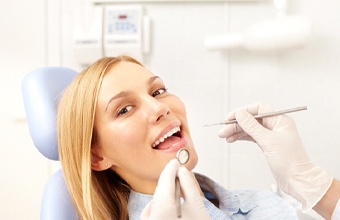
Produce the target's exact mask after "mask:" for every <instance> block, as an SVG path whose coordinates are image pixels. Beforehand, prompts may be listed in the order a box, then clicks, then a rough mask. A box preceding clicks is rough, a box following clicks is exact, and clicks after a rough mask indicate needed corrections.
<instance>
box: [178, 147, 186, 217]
mask: <svg viewBox="0 0 340 220" xmlns="http://www.w3.org/2000/svg"><path fill="white" fill-rule="evenodd" d="M176 158H177V160H178V162H179V163H180V164H181V165H184V164H186V163H187V162H188V160H189V151H188V150H187V149H184V148H182V149H180V150H179V151H177V154H176ZM175 181H176V182H175V183H176V184H175V201H176V208H177V218H181V217H182V213H181V187H180V185H179V180H178V177H176V180H175Z"/></svg>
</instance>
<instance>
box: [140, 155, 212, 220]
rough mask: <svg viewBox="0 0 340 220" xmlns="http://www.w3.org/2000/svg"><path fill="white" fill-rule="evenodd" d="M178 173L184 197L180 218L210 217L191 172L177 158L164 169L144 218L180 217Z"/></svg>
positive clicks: (142, 215) (187, 219) (172, 219)
mask: <svg viewBox="0 0 340 220" xmlns="http://www.w3.org/2000/svg"><path fill="white" fill-rule="evenodd" d="M177 173H178V178H179V181H180V185H181V192H182V195H183V197H184V203H183V204H182V205H181V214H182V217H181V218H180V219H183V220H192V219H202V220H208V219H210V216H209V213H208V211H207V210H206V208H205V206H204V204H203V201H202V197H201V196H200V194H199V191H198V189H197V186H196V183H195V181H194V179H193V178H192V177H191V175H190V172H189V171H188V170H187V169H186V168H185V167H184V166H180V164H179V162H178V161H177V160H176V159H173V160H171V161H170V162H169V163H168V164H167V165H166V166H165V168H164V170H163V171H162V173H161V176H160V178H159V180H158V185H157V188H156V190H155V194H154V197H153V200H152V201H151V202H149V203H148V205H147V206H146V207H145V208H144V210H143V212H142V214H141V219H142V220H147V219H148V220H160V219H162V220H174V219H178V218H177V209H176V201H175V178H176V176H177Z"/></svg>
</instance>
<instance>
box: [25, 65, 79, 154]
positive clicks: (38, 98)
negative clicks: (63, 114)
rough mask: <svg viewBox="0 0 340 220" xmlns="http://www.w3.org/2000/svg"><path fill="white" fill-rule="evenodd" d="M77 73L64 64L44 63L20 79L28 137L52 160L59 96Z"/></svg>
mask: <svg viewBox="0 0 340 220" xmlns="http://www.w3.org/2000/svg"><path fill="white" fill-rule="evenodd" d="M76 75H77V72H76V71H74V70H72V69H68V68H65V67H43V68H39V69H35V70H33V71H31V72H29V73H28V74H27V75H26V76H25V77H24V78H23V81H22V85H21V91H22V96H23V101H24V107H25V112H26V118H27V122H28V127H29V131H30V135H31V138H32V140H33V143H34V145H35V146H36V147H37V149H38V150H39V151H40V152H41V153H42V154H43V155H44V156H45V157H47V158H49V159H51V160H59V155H58V140H57V106H58V103H59V99H60V96H61V94H62V92H63V90H64V89H65V88H66V87H67V86H68V85H69V84H70V83H71V81H72V80H73V79H74V77H75V76H76Z"/></svg>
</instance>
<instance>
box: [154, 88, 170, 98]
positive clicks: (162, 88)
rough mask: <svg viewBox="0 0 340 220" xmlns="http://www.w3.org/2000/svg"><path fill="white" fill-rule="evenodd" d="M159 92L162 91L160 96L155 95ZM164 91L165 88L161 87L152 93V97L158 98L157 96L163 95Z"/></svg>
mask: <svg viewBox="0 0 340 220" xmlns="http://www.w3.org/2000/svg"><path fill="white" fill-rule="evenodd" d="M159 90H163V92H161V93H160V94H157V95H156V94H155V93H156V92H158V91H159ZM166 91H168V89H167V88H165V87H161V88H159V89H157V90H156V91H154V92H153V93H152V97H155V96H158V95H161V94H163V93H165V92H166Z"/></svg>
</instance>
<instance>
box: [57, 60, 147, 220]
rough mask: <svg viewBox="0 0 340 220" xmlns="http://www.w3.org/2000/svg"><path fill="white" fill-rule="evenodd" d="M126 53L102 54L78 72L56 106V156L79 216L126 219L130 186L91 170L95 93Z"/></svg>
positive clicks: (113, 175) (114, 176) (112, 175)
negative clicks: (98, 58) (112, 55)
mask: <svg viewBox="0 0 340 220" xmlns="http://www.w3.org/2000/svg"><path fill="white" fill-rule="evenodd" d="M118 62H133V63H136V64H139V65H141V66H143V65H142V64H141V63H140V62H138V61H137V60H135V59H134V58H132V57H129V56H118V57H105V58H102V59H100V60H98V61H96V62H95V63H93V64H92V65H90V66H89V67H88V68H86V69H85V70H83V71H82V72H81V73H79V74H78V75H77V76H76V78H75V79H74V80H73V81H72V83H71V84H70V85H69V86H68V87H67V88H66V89H65V91H64V93H63V95H62V97H61V99H60V103H59V107H58V118H57V121H58V122H57V124H58V146H59V157H60V162H61V166H62V170H63V174H64V178H65V181H66V185H67V188H68V190H69V192H70V195H71V197H72V200H73V203H74V205H75V208H76V210H77V213H78V216H79V218H80V219H86V220H90V219H91V220H98V219H100V220H101V219H115V220H126V219H128V210H127V203H128V198H129V193H130V189H129V186H128V185H127V183H126V182H125V181H124V180H123V179H122V178H120V176H119V175H118V174H116V173H115V172H114V171H113V170H111V169H108V170H105V171H100V172H98V171H94V170H92V169H91V147H92V145H93V144H95V143H96V141H97V140H96V131H95V129H94V118H95V114H96V112H95V109H96V105H97V99H98V92H99V89H100V86H101V83H102V80H103V77H104V75H105V74H106V73H107V71H108V70H109V69H110V68H114V64H116V63H118Z"/></svg>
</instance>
